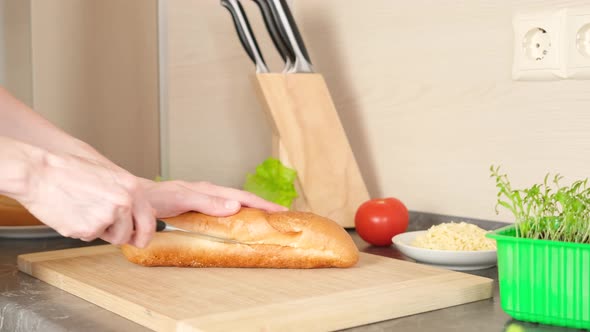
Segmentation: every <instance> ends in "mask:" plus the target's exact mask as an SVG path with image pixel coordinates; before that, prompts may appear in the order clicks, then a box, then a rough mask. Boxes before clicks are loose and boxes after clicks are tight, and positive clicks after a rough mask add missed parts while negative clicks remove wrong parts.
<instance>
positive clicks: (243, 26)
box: [220, 0, 268, 72]
mask: <svg viewBox="0 0 590 332" xmlns="http://www.w3.org/2000/svg"><path fill="white" fill-rule="evenodd" d="M220 2H221V5H222V6H223V7H225V8H227V10H228V11H229V12H230V14H231V16H232V19H233V21H234V26H235V28H236V32H237V33H238V37H239V39H240V42H241V43H242V46H243V47H244V50H246V53H247V54H248V56H249V57H250V59H252V61H253V62H254V64H255V65H256V67H257V70H258V69H260V71H262V72H267V71H268V69H267V68H266V64H265V61H264V58H263V57H262V54H261V53H260V48H259V47H258V43H257V42H256V38H254V34H253V33H252V28H251V27H250V22H249V21H248V17H247V16H246V12H245V11H244V8H243V7H242V4H241V3H240V2H239V1H238V0H221V1H220ZM240 17H241V18H242V19H243V21H240Z"/></svg>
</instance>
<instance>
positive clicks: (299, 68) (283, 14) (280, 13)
mask: <svg viewBox="0 0 590 332" xmlns="http://www.w3.org/2000/svg"><path fill="white" fill-rule="evenodd" d="M268 1H269V2H270V3H271V10H273V11H274V12H276V17H277V19H278V24H277V25H278V26H279V27H280V28H279V31H283V33H284V37H285V40H286V41H288V44H289V46H290V47H291V49H292V50H293V55H294V57H295V63H294V64H293V66H292V67H291V70H289V72H290V73H313V72H314V70H313V66H312V64H311V60H310V59H309V54H308V53H307V49H306V48H305V44H304V43H303V39H302V38H301V34H300V33H299V29H297V24H296V23H295V19H294V18H293V15H292V14H291V10H290V9H289V6H288V5H287V2H286V1H285V0H268Z"/></svg>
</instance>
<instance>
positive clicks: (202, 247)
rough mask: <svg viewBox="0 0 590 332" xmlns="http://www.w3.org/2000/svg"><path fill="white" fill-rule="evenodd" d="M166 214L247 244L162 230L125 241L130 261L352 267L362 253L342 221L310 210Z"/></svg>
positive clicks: (178, 221)
mask: <svg viewBox="0 0 590 332" xmlns="http://www.w3.org/2000/svg"><path fill="white" fill-rule="evenodd" d="M164 220H165V221H166V222H167V223H169V224H170V225H173V226H177V227H180V228H183V229H187V230H192V231H196V232H201V233H207V234H211V235H215V236H219V237H224V238H229V239H233V240H237V241H239V242H243V243H246V244H234V243H220V242H213V241H208V240H205V239H201V238H198V237H193V236H190V235H185V234H182V233H181V232H160V233H156V234H155V235H154V238H153V239H152V241H151V242H150V244H149V246H148V247H147V248H144V249H139V248H136V247H134V246H131V245H124V246H122V247H121V250H122V252H123V254H124V255H125V257H126V258H127V259H128V260H129V261H131V262H133V263H136V264H140V265H144V266H185V267H264V268H321V267H350V266H353V265H355V264H356V262H357V261H358V257H359V254H358V249H357V247H356V245H355V244H354V242H353V241H352V238H351V237H350V235H349V234H348V233H347V232H346V230H344V229H343V228H342V226H340V225H338V224H337V223H336V222H334V221H332V220H330V219H327V218H323V217H321V216H318V215H315V214H313V213H309V212H294V211H286V212H275V213H268V212H265V211H261V210H258V209H252V208H242V209H241V210H240V212H238V213H237V214H235V215H233V216H229V217H212V216H208V215H204V214H201V213H196V212H190V213H185V214H182V215H180V216H177V217H173V218H167V219H164Z"/></svg>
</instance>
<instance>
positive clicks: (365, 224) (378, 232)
mask: <svg viewBox="0 0 590 332" xmlns="http://www.w3.org/2000/svg"><path fill="white" fill-rule="evenodd" d="M409 221H410V216H409V214H408V209H407V208H406V206H405V205H404V204H403V203H402V202H401V201H400V200H399V199H396V198H379V199H371V200H369V201H366V202H364V203H363V204H361V206H359V208H358V210H357V211H356V215H355V217H354V224H355V227H356V232H357V233H358V235H359V236H360V237H361V238H362V239H363V240H365V241H367V242H369V243H370V244H373V245H376V246H389V245H391V238H392V237H393V236H394V235H397V234H400V233H403V232H405V231H406V229H408V223H409Z"/></svg>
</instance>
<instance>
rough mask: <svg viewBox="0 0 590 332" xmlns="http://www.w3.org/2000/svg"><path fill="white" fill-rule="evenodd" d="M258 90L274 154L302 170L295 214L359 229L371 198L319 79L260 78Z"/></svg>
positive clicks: (316, 76) (312, 76)
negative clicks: (359, 216)
mask: <svg viewBox="0 0 590 332" xmlns="http://www.w3.org/2000/svg"><path fill="white" fill-rule="evenodd" d="M254 81H255V82H254V85H255V88H256V92H257V95H258V97H259V99H260V103H261V104H262V106H263V108H264V110H265V112H266V114H267V115H268V118H269V119H270V123H271V125H272V130H273V155H274V156H275V157H276V158H278V159H279V160H281V162H282V163H283V164H285V165H287V166H289V167H291V168H293V169H295V170H296V171H297V183H296V189H297V193H298V194H299V198H298V199H297V200H296V201H295V202H294V204H293V209H296V210H303V211H311V212H314V213H316V214H319V215H322V216H325V217H328V218H330V219H332V220H334V221H336V222H337V223H339V224H340V225H342V226H343V227H347V228H348V227H354V215H355V213H356V209H357V208H358V207H359V205H360V204H362V203H363V202H364V201H366V200H368V199H369V193H368V191H367V188H366V186H365V182H364V181H363V178H362V175H361V173H360V171H359V168H358V165H357V162H356V160H355V157H354V155H353V153H352V149H351V148H350V144H349V142H348V138H347V137H346V133H345V132H344V128H343V127H342V124H341V122H340V118H339V116H338V113H337V111H336V108H335V106H334V103H333V101H332V98H331V95H330V91H329V90H328V87H327V85H326V82H325V81H324V78H323V77H322V75H320V74H315V73H309V74H308V73H305V74H303V73H302V74H276V73H272V74H256V77H255V80H254Z"/></svg>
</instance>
